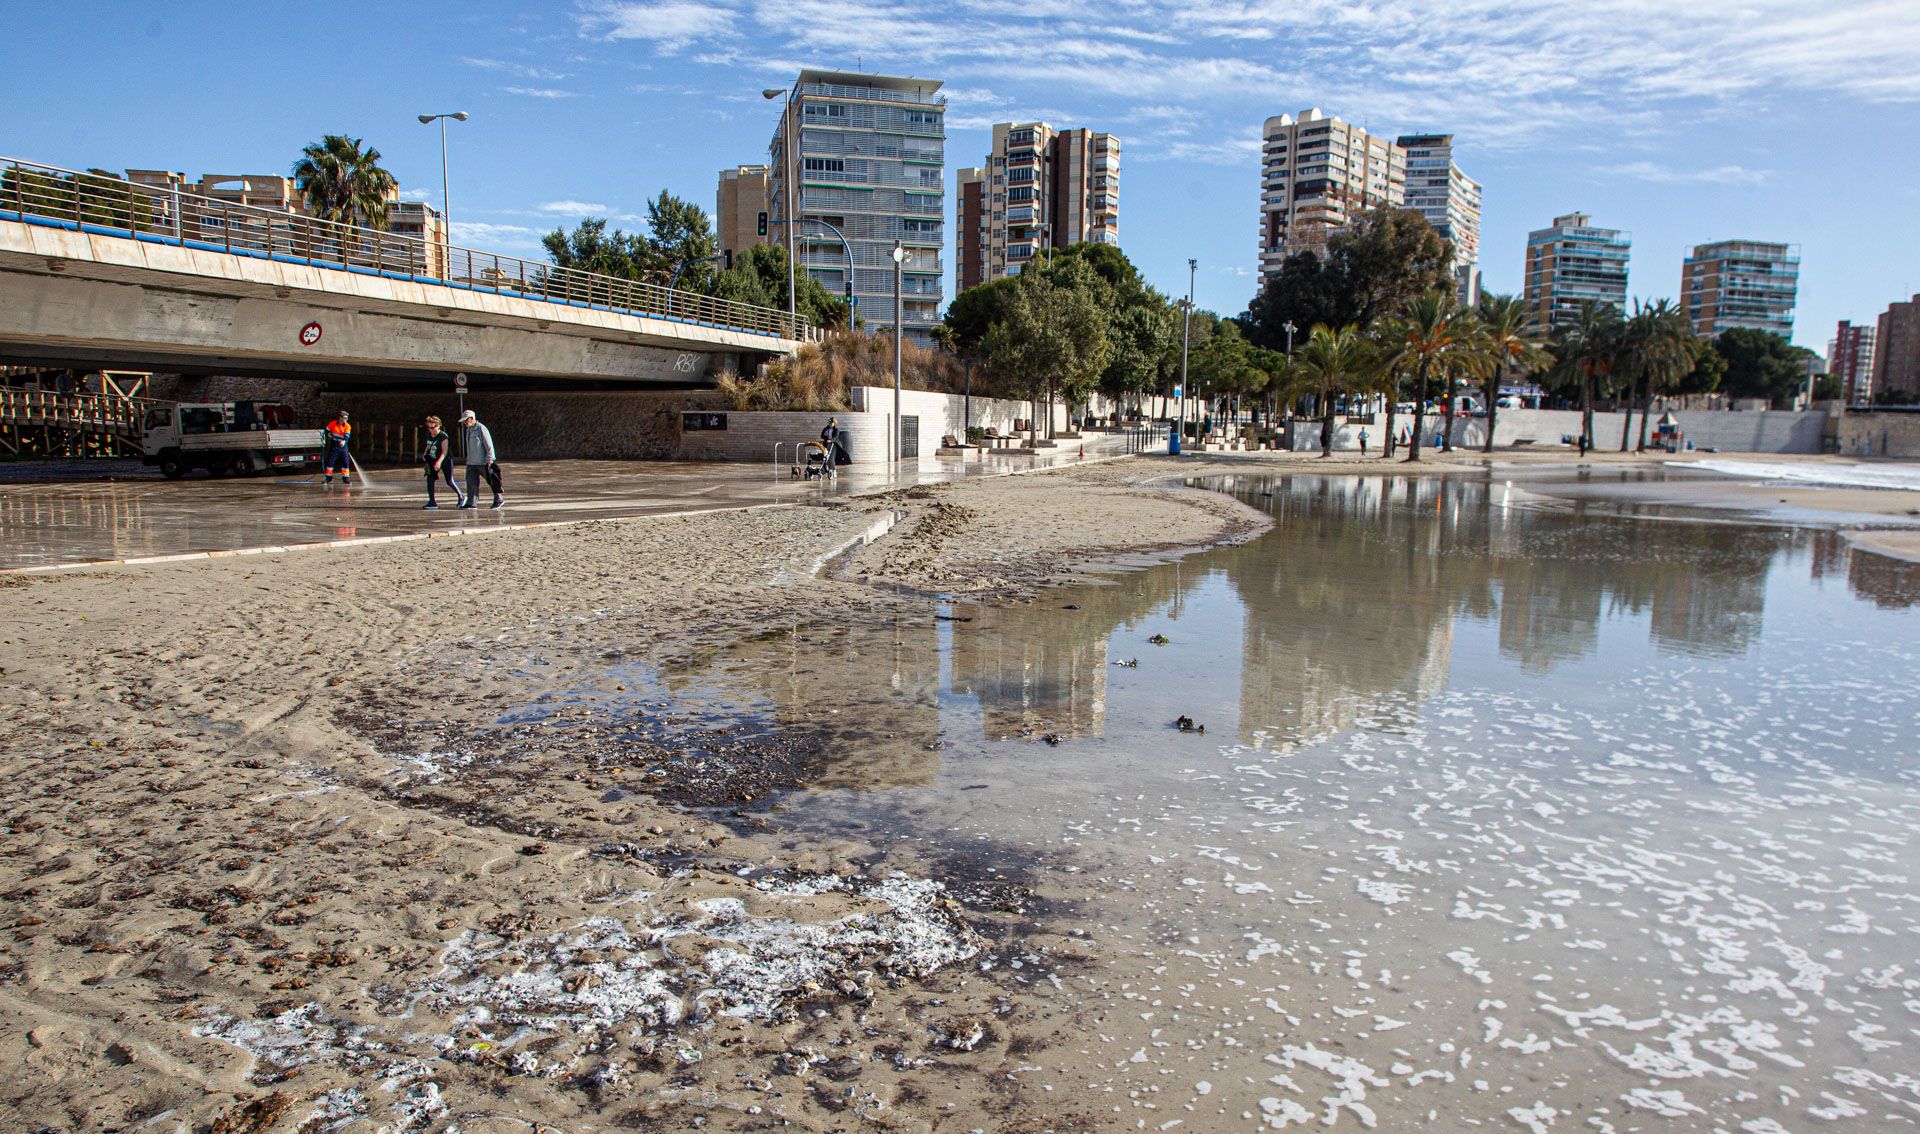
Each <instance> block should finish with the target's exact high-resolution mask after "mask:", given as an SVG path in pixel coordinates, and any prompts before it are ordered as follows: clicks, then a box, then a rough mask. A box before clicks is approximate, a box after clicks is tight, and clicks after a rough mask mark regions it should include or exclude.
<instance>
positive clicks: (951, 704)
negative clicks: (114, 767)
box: [672, 476, 1920, 787]
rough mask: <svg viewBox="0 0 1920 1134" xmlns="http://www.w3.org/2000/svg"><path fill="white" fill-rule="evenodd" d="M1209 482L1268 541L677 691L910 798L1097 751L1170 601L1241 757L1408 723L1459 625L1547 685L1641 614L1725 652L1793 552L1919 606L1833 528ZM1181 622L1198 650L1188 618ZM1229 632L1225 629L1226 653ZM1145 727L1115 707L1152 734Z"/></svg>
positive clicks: (1402, 487) (1919, 591)
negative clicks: (951, 775)
mask: <svg viewBox="0 0 1920 1134" xmlns="http://www.w3.org/2000/svg"><path fill="white" fill-rule="evenodd" d="M1209 483H1210V486H1211V487H1215V488H1218V489H1219V490H1221V491H1225V492H1229V493H1231V494H1233V495H1235V496H1236V497H1238V498H1239V499H1241V500H1242V501H1244V502H1245V503H1247V504H1249V505H1251V506H1253V507H1255V508H1259V509H1262V510H1264V511H1268V512H1270V513H1271V514H1272V515H1273V516H1274V518H1275V520H1276V524H1275V527H1274V529H1273V530H1272V531H1271V532H1269V533H1268V534H1266V535H1264V536H1262V537H1260V538H1259V539H1256V540H1253V541H1251V542H1248V543H1245V544H1241V545H1239V546H1234V547H1225V548H1218V549H1215V550H1211V551H1207V552H1203V553H1199V554H1196V555H1192V556H1188V557H1186V558H1184V559H1181V560H1177V561H1173V562H1169V563H1164V564H1160V565H1156V566H1151V567H1145V568H1141V569H1137V570H1133V571H1128V572H1124V573H1119V574H1117V575H1115V576H1114V577H1113V578H1112V579H1111V581H1109V582H1107V583H1105V584H1101V583H1093V584H1088V585H1084V586H1078V587H1074V588H1072V589H1070V590H1061V591H1051V592H1048V593H1046V594H1045V595H1043V596H1042V597H1041V598H1040V599H1039V600H1037V601H1035V602H1032V603H1021V604H1010V605H986V604H978V603H958V604H954V605H952V606H951V607H948V608H942V609H941V610H940V611H938V612H935V611H932V610H928V611H925V612H923V613H915V614H911V615H908V614H902V615H899V616H896V617H889V618H881V619H874V620H867V621H854V622H849V623H845V624H831V625H800V626H795V627H791V628H788V629H784V630H780V631H777V632H770V633H769V634H767V635H764V636H762V637H760V638H758V639H755V640H752V641H749V642H745V643H740V644H737V645H736V646H734V647H731V648H730V649H728V650H727V651H723V652H721V653H719V654H715V655H709V656H706V657H704V658H703V659H701V660H699V661H698V662H697V664H695V665H693V666H691V667H688V669H686V670H684V671H682V672H683V674H685V675H693V676H682V677H680V678H675V679H672V681H673V684H674V685H675V687H676V690H677V691H684V692H688V693H691V692H692V691H693V690H694V688H695V687H696V685H698V684H699V683H701V682H705V683H711V682H713V681H714V680H715V677H716V675H717V674H725V675H728V677H727V680H729V681H731V682H733V683H734V687H735V688H736V689H739V688H742V687H748V688H751V689H752V690H753V695H754V696H755V697H756V698H759V699H762V701H763V703H764V704H765V705H766V706H767V711H768V712H769V713H771V714H772V716H773V717H774V718H775V719H777V720H778V721H780V722H783V723H784V724H786V725H790V726H791V725H805V726H807V727H811V728H816V729H824V730H826V731H827V732H828V734H829V735H830V736H831V737H832V738H833V743H834V745H835V746H836V749H837V750H838V751H839V753H840V755H839V757H837V759H836V765H835V768H834V771H833V772H832V774H831V777H830V782H828V784H827V785H826V786H858V787H885V786H902V785H915V784H924V783H927V782H930V780H931V778H932V776H933V774H934V772H935V771H936V770H937V768H938V749H939V748H940V747H941V746H942V745H943V744H944V743H950V742H955V741H960V742H977V741H987V742H1007V741H1023V742H1032V741H1035V740H1037V739H1039V738H1043V737H1046V736H1047V735H1048V734H1052V735H1053V736H1055V737H1057V738H1058V739H1060V740H1062V741H1075V740H1093V739H1099V738H1102V737H1104V736H1105V735H1106V732H1107V730H1108V728H1109V727H1110V725H1111V721H1112V720H1113V719H1114V713H1113V712H1112V707H1111V706H1110V705H1109V692H1110V684H1111V683H1112V681H1113V675H1114V674H1117V673H1123V672H1124V673H1127V674H1129V681H1128V682H1127V685H1128V686H1129V687H1130V688H1133V689H1136V690H1139V689H1142V688H1143V687H1145V686H1148V685H1150V684H1151V683H1152V678H1151V677H1150V676H1149V675H1150V672H1151V669H1152V667H1153V666H1155V665H1156V664H1162V665H1170V664H1172V662H1173V658H1172V657H1171V656H1170V655H1158V654H1155V653H1152V652H1150V651H1151V647H1149V650H1148V651H1141V652H1140V654H1139V656H1140V657H1141V661H1142V666H1143V668H1142V669H1141V670H1139V671H1133V670H1119V669H1116V668H1115V665H1114V663H1115V662H1117V661H1120V660H1123V659H1122V658H1121V657H1119V656H1118V654H1119V653H1123V652H1132V651H1134V650H1136V649H1137V643H1138V642H1140V641H1142V640H1144V638H1143V636H1144V635H1145V634H1147V633H1150V632H1151V630H1150V629H1149V626H1152V627H1159V626H1172V625H1174V624H1175V623H1178V622H1179V620H1180V619H1181V617H1182V605H1183V604H1196V605H1199V604H1202V600H1203V599H1204V600H1205V601H1206V602H1218V601H1220V600H1219V598H1218V596H1220V595H1225V596H1227V601H1230V602H1232V603H1233V604H1235V605H1236V606H1237V609H1236V610H1234V611H1231V612H1229V613H1230V614H1231V615H1232V617H1228V618H1218V617H1216V618H1215V619H1213V620H1212V621H1211V622H1206V623H1204V625H1206V626H1211V627H1213V628H1214V629H1213V631H1212V633H1213V636H1214V637H1215V638H1216V639H1218V640H1216V641H1211V642H1209V643H1208V645H1207V648H1209V649H1212V650H1214V651H1217V652H1216V654H1215V655H1213V656H1209V657H1207V658H1205V659H1203V660H1202V661H1201V662H1200V663H1199V664H1202V665H1204V666H1206V667H1208V668H1206V670H1205V673H1204V676H1205V677H1207V678H1211V677H1212V676H1213V675H1214V674H1216V673H1217V675H1218V678H1219V680H1220V681H1221V682H1224V683H1229V688H1230V687H1231V684H1233V683H1237V685H1238V712H1237V714H1235V716H1237V722H1227V721H1222V722H1220V723H1221V724H1222V725H1229V724H1231V725H1232V726H1233V727H1232V730H1231V731H1232V732H1233V733H1234V735H1236V737H1237V739H1238V740H1240V741H1241V742H1243V743H1247V744H1250V745H1260V746H1265V747H1278V748H1285V747H1291V746H1295V745H1299V744H1303V743H1308V742H1311V741H1313V740H1315V739H1317V738H1320V737H1323V736H1326V735H1328V734H1330V733H1332V732H1335V731H1338V730H1342V729H1346V728H1350V727H1352V726H1354V725H1355V724H1356V723H1359V722H1361V721H1367V722H1370V723H1371V724H1372V725H1374V726H1375V727H1389V728H1391V727H1396V726H1399V725H1406V724H1411V723H1412V722H1413V721H1414V720H1415V718H1416V717H1417V714H1418V707H1419V705H1420V703H1421V702H1423V701H1425V700H1426V699H1428V698H1430V697H1432V696H1434V695H1435V694H1437V693H1439V692H1440V691H1441V690H1443V689H1444V688H1445V687H1446V686H1447V683H1448V681H1449V679H1450V677H1451V665H1452V660H1453V652H1454V649H1455V633H1456V627H1458V626H1459V625H1461V623H1462V621H1463V620H1470V621H1477V622H1481V623H1485V624H1488V625H1490V626H1491V627H1493V628H1494V630H1495V640H1496V642H1497V648H1498V651H1499V653H1500V655H1501V656H1503V657H1505V658H1507V659H1509V660H1510V661H1512V662H1514V663H1515V664H1516V665H1517V666H1518V667H1519V668H1520V670H1521V671H1522V672H1526V673H1547V672H1550V671H1552V670H1553V669H1554V668H1555V667H1557V666H1559V665H1561V664H1563V663H1567V662H1569V661H1573V660H1577V659H1583V658H1588V657H1590V656H1592V655H1594V654H1595V653H1596V651H1597V650H1598V648H1599V641H1600V635H1601V632H1602V627H1603V625H1604V624H1605V623H1607V622H1608V621H1610V620H1616V619H1620V618H1623V617H1636V618H1638V617H1643V618H1644V619H1645V620H1646V625H1647V634H1648V640H1649V643H1650V645H1651V647H1652V648H1653V649H1656V650H1659V651H1663V652H1666V653H1671V654H1680V655H1686V656H1694V657H1731V656H1736V655H1739V654H1741V653H1742V652H1744V651H1746V650H1748V649H1749V648H1750V647H1751V646H1752V644H1753V643H1754V642H1755V641H1756V640H1757V638H1758V636H1759V634H1760V631H1761V628H1762V619H1763V616H1764V613H1765V605H1766V583H1767V576H1768V573H1769V571H1771V570H1772V569H1773V567H1774V566H1775V565H1776V564H1780V563H1783V562H1786V561H1787V560H1789V559H1790V558H1791V557H1793V556H1795V555H1800V554H1806V555H1807V556H1808V557H1809V560H1810V569H1811V571H1812V573H1813V575H1814V577H1815V578H1816V579H1819V578H1825V577H1836V578H1837V577H1839V576H1842V575H1844V577H1845V579H1846V582H1847V584H1848V586H1849V587H1850V588H1851V589H1852V591H1853V593H1854V594H1856V595H1858V596H1860V597H1861V598H1863V599H1866V600H1868V601H1871V602H1874V603H1876V604H1879V605H1881V606H1885V607H1892V606H1908V605H1912V604H1913V603H1914V601H1915V600H1916V598H1917V597H1920V566H1916V565H1913V564H1906V563H1901V562H1899V561H1896V560H1892V559H1887V558H1885V557H1881V556H1877V555H1872V554H1868V553H1863V552H1858V551H1854V550H1852V549H1850V548H1849V547H1848V546H1847V544H1846V542H1845V540H1844V539H1843V538H1842V537H1840V536H1838V535H1835V534H1834V533H1830V532H1807V531H1797V530H1793V529H1787V528H1769V527H1757V526H1752V525H1745V524H1727V523H1693V522H1663V521H1661V520H1658V519H1654V518H1650V517H1647V516H1640V517H1633V516H1625V515H1622V514H1620V512H1619V511H1618V510H1617V509H1609V508H1607V507H1605V506H1604V505H1598V504H1594V503H1592V502H1582V501H1575V502H1570V503H1568V504H1565V505H1560V504H1553V505H1549V506H1543V505H1542V504H1541V502H1540V501H1541V498H1540V497H1538V496H1534V495H1531V494H1524V493H1517V492H1515V491H1514V490H1513V489H1511V488H1510V487H1508V486H1506V485H1503V484H1498V483H1491V482H1488V481H1486V480H1469V479H1464V478H1413V477H1391V476H1389V477H1317V476H1291V477H1272V478H1257V477H1228V478H1221V479H1219V480H1218V481H1214V482H1209ZM1203 588H1204V590H1203ZM1180 625H1181V626H1182V628H1183V629H1185V630H1186V632H1187V633H1186V637H1185V638H1184V639H1183V641H1185V642H1192V641H1194V640H1195V639H1194V638H1193V635H1194V634H1195V633H1196V632H1198V631H1199V628H1200V626H1201V625H1203V624H1202V623H1182V624H1180ZM1221 627H1234V628H1237V633H1238V640H1237V641H1236V640H1233V639H1232V638H1231V637H1229V636H1228V635H1231V634H1232V633H1234V632H1235V630H1232V629H1224V630H1223V629H1220V628H1221ZM1176 632H1177V631H1176ZM1116 635H1122V636H1123V637H1122V640H1125V641H1128V642H1129V643H1130V644H1129V645H1128V646H1126V647H1125V649H1124V650H1121V651H1116V650H1115V649H1114V648H1113V646H1112V643H1113V642H1114V641H1115V640H1116ZM1189 656H1191V655H1189ZM943 659H944V664H943ZM943 669H944V672H943ZM1163 672H1164V671H1163ZM1135 673H1138V674H1139V676H1140V679H1141V680H1140V681H1139V682H1135V681H1133V680H1132V675H1134V674H1135ZM1143 696H1144V694H1143ZM1169 715H1171V714H1169ZM1137 718H1138V714H1133V715H1128V716H1126V719H1128V720H1130V721H1135V722H1136V724H1139V725H1140V726H1142V727H1150V724H1147V723H1145V722H1139V721H1138V719H1137ZM1222 734H1223V735H1224V734H1225V731H1224V730H1223V732H1222Z"/></svg>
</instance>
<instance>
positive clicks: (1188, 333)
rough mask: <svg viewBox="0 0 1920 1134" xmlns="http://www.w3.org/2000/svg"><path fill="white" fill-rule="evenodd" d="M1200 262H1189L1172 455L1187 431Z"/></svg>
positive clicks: (1177, 450)
mask: <svg viewBox="0 0 1920 1134" xmlns="http://www.w3.org/2000/svg"><path fill="white" fill-rule="evenodd" d="M1199 267H1200V261H1198V260H1188V261H1187V303H1186V307H1187V313H1186V315H1185V316H1183V317H1182V318H1181V320H1180V389H1179V391H1178V393H1177V395H1176V396H1175V397H1174V399H1173V445H1172V447H1171V448H1170V449H1169V450H1168V452H1170V453H1176V454H1177V453H1179V452H1180V440H1181V438H1180V435H1181V434H1182V433H1185V432H1186V430H1187V344H1188V342H1189V340H1190V339H1191V337H1192V334H1193V275H1194V272H1196V271H1197V270H1199Z"/></svg>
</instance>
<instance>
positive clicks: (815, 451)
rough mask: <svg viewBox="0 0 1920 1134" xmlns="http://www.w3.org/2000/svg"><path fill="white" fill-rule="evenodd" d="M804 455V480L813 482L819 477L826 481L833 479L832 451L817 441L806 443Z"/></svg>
mask: <svg viewBox="0 0 1920 1134" xmlns="http://www.w3.org/2000/svg"><path fill="white" fill-rule="evenodd" d="M805 454H806V455H805V456H804V457H803V458H802V459H803V460H804V461H805V462H806V467H805V474H804V475H805V477H806V479H808V480H815V479H818V478H821V477H825V478H826V479H828V480H832V479H833V475H834V468H833V452H832V450H830V449H828V448H827V447H826V445H824V444H822V443H821V442H819V441H808V442H807V443H806V446H805Z"/></svg>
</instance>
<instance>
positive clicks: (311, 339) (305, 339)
mask: <svg viewBox="0 0 1920 1134" xmlns="http://www.w3.org/2000/svg"><path fill="white" fill-rule="evenodd" d="M319 341H320V324H318V323H308V324H307V325H306V326H304V327H302V328H300V345H302V346H312V345H313V344H315V343H317V342H319Z"/></svg>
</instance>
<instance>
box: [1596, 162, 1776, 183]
mask: <svg viewBox="0 0 1920 1134" xmlns="http://www.w3.org/2000/svg"><path fill="white" fill-rule="evenodd" d="M1601 172H1602V173H1611V174H1615V175H1617V176H1620V177H1631V178H1634V179H1635V180H1638V181H1655V182H1661V183H1664V184H1674V185H1683V184H1713V185H1758V184H1760V183H1761V182H1763V181H1765V180H1767V179H1768V178H1769V177H1772V176H1773V174H1772V173H1771V172H1770V171H1768V170H1764V169H1747V168H1744V167H1742V166H1738V165H1715V166H1708V167H1705V168H1701V169H1675V168H1673V167H1671V166H1665V165H1661V164H1659V163H1657V162H1651V161H1630V162H1627V163H1626V164H1625V165H1613V166H1607V167H1606V168H1604V169H1602V170H1601Z"/></svg>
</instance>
